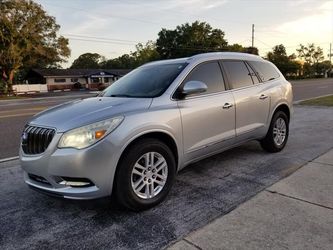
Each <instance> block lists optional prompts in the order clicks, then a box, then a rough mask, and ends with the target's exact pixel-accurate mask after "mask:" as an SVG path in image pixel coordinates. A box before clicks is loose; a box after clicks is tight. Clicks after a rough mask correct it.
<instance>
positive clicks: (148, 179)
mask: <svg viewBox="0 0 333 250" xmlns="http://www.w3.org/2000/svg"><path fill="white" fill-rule="evenodd" d="M175 175H176V162H175V157H174V155H173V154H172V152H171V150H170V149H169V147H168V146H167V145H165V144H164V143H163V142H161V141H159V140H157V139H143V140H140V141H138V142H136V143H135V144H133V145H132V146H130V147H129V148H128V149H127V150H126V151H125V152H124V154H123V156H122V157H121V160H120V162H119V165H118V167H117V173H116V179H115V194H116V197H117V200H118V202H119V203H120V204H121V205H123V206H125V207H126V208H129V209H131V210H134V211H140V210H145V209H149V208H151V207H153V206H155V205H157V204H159V203H160V202H162V201H163V200H164V199H165V198H166V196H167V194H168V193H169V191H170V189H171V187H172V184H173V182H174V179H175Z"/></svg>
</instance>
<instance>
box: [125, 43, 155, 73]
mask: <svg viewBox="0 0 333 250" xmlns="http://www.w3.org/2000/svg"><path fill="white" fill-rule="evenodd" d="M135 48H136V51H134V52H132V53H131V55H132V56H133V57H134V60H135V66H136V67H138V66H140V65H142V64H144V63H147V62H151V61H155V60H158V59H159V58H160V55H159V53H158V52H157V50H156V44H155V43H154V42H153V41H148V42H147V43H146V44H145V45H143V44H142V43H139V44H137V45H136V46H135Z"/></svg>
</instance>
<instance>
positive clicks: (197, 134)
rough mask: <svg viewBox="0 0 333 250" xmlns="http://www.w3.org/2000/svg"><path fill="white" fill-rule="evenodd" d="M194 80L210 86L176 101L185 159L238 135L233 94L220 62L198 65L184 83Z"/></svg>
mask: <svg viewBox="0 0 333 250" xmlns="http://www.w3.org/2000/svg"><path fill="white" fill-rule="evenodd" d="M192 80H196V81H201V82H204V83H205V84H206V85H207V87H208V89H207V91H206V92H204V93H200V94H197V95H192V96H187V97H185V99H183V100H178V102H177V103H178V107H179V110H180V113H181V118H182V125H183V140H184V152H185V157H186V158H187V159H185V160H186V161H190V160H192V159H194V158H198V157H200V156H203V155H205V154H209V153H212V152H214V151H215V150H217V149H219V148H220V147H221V146H222V145H223V144H225V143H228V142H231V140H232V139H233V138H234V137H235V107H234V98H233V95H232V94H231V93H230V92H226V91H225V85H224V80H223V77H222V72H221V68H220V65H219V62H218V61H209V62H205V63H202V64H199V65H197V66H196V67H195V68H194V69H193V70H192V71H191V73H190V74H189V75H188V76H187V77H186V79H185V80H184V82H183V83H182V85H181V86H183V85H184V84H185V83H186V82H188V81H192Z"/></svg>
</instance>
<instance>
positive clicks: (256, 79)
mask: <svg viewBox="0 0 333 250" xmlns="http://www.w3.org/2000/svg"><path fill="white" fill-rule="evenodd" d="M246 66H247V68H248V70H249V71H250V76H251V78H252V82H253V83H254V84H258V83H259V79H258V77H257V75H256V73H254V71H253V69H252V68H251V67H250V65H248V64H246Z"/></svg>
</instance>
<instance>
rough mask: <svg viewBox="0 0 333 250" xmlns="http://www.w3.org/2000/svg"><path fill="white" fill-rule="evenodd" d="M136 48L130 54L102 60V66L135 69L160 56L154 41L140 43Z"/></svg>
mask: <svg viewBox="0 0 333 250" xmlns="http://www.w3.org/2000/svg"><path fill="white" fill-rule="evenodd" d="M135 48H136V50H135V51H134V52H131V53H130V54H124V55H122V56H119V57H117V58H114V59H110V60H107V61H104V62H102V63H101V64H100V66H101V68H114V69H133V68H136V67H138V66H140V65H142V64H145V63H147V62H151V61H154V60H158V59H159V58H160V55H159V54H158V52H157V50H156V44H155V43H154V42H153V41H148V42H147V43H146V44H145V45H143V44H142V43H138V44H137V45H136V46H135Z"/></svg>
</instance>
